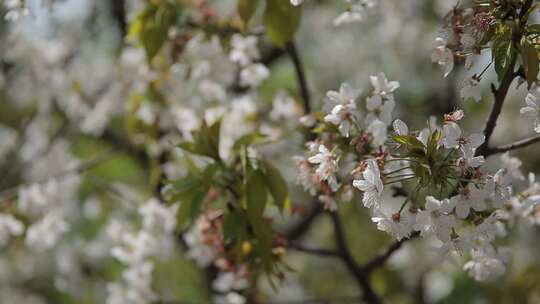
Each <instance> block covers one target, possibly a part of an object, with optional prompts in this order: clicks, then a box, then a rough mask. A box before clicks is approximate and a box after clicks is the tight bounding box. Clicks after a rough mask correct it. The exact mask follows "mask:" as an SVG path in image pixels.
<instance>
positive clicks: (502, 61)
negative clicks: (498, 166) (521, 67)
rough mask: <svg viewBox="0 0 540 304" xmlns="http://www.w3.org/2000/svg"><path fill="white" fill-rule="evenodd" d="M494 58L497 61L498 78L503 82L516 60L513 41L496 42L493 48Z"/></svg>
mask: <svg viewBox="0 0 540 304" xmlns="http://www.w3.org/2000/svg"><path fill="white" fill-rule="evenodd" d="M492 56H493V60H494V61H495V72H497V76H498V78H499V80H501V79H502V78H503V77H504V74H505V73H506V71H507V70H508V68H509V67H510V65H511V63H512V61H513V59H514V58H513V57H514V51H513V46H512V40H510V39H501V40H495V42H494V43H493V48H492Z"/></svg>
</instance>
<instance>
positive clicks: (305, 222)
mask: <svg viewBox="0 0 540 304" xmlns="http://www.w3.org/2000/svg"><path fill="white" fill-rule="evenodd" d="M312 205H313V206H314V207H313V208H311V210H310V211H309V214H308V215H307V216H306V217H304V218H303V219H302V220H301V221H300V222H298V223H297V224H295V225H294V226H292V227H291V228H289V229H288V230H287V231H285V232H284V233H283V235H284V236H285V237H286V238H287V240H289V241H294V240H296V239H298V238H300V237H302V235H304V233H306V232H307V231H308V230H309V228H310V227H311V224H313V221H314V220H315V219H316V218H317V217H318V216H319V215H320V214H321V213H322V212H323V210H324V208H323V204H321V203H320V202H319V201H317V200H313V202H312Z"/></svg>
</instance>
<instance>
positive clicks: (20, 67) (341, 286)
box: [0, 0, 540, 304]
mask: <svg viewBox="0 0 540 304" xmlns="http://www.w3.org/2000/svg"><path fill="white" fill-rule="evenodd" d="M30 2H34V1H30ZM121 2H122V1H116V0H115V1H92V0H66V1H58V2H56V3H55V4H54V5H53V6H52V7H51V8H47V7H44V8H43V7H40V8H39V9H36V10H35V12H36V15H35V16H31V17H29V18H26V19H24V20H22V21H20V22H17V23H13V24H8V23H7V22H6V21H4V20H0V70H1V73H0V74H1V75H0V76H2V75H3V76H2V77H3V79H2V81H0V134H2V131H3V129H5V128H9V129H12V130H19V131H20V130H22V129H24V127H25V125H26V123H27V122H28V120H29V118H30V117H32V115H33V113H35V112H36V111H37V109H38V108H39V104H40V100H41V99H43V98H55V94H57V93H65V92H49V91H50V90H51V88H50V87H47V85H46V82H45V81H43V80H44V79H46V78H48V77H53V76H54V75H51V74H45V75H39V74H35V70H33V69H32V65H33V60H34V58H32V56H43V55H47V54H48V55H50V56H54V49H53V48H54V47H58V45H57V44H63V45H62V47H63V48H64V49H66V50H67V51H68V52H69V53H70V56H68V57H67V60H68V61H69V62H65V71H64V72H66V73H67V75H68V77H71V78H70V80H71V81H72V85H73V88H74V90H79V89H77V87H80V90H82V91H90V92H91V91H96V90H97V89H96V88H99V87H100V85H101V82H102V80H101V79H100V77H101V76H102V75H101V74H100V69H102V68H103V70H104V73H109V72H108V71H107V70H108V67H109V66H110V65H113V66H114V65H116V64H117V62H118V61H119V60H120V56H121V54H122V49H123V48H124V47H125V40H126V39H125V34H126V30H127V23H129V20H132V18H133V16H134V14H135V13H136V12H137V11H139V9H140V7H141V5H142V4H143V3H141V2H140V1H135V0H133V1H131V0H129V1H126V3H125V5H126V11H121V10H120V11H119V6H118V5H120V4H118V3H121ZM208 2H209V3H210V5H212V6H215V7H216V11H217V12H218V13H219V15H220V16H224V18H226V17H230V16H233V15H234V14H235V5H236V3H235V1H234V0H214V1H208ZM380 2H381V3H380V6H379V8H378V9H377V10H376V12H374V13H373V14H372V15H371V16H369V18H368V20H366V21H365V22H363V23H359V24H356V23H355V24H352V25H347V26H343V27H339V28H336V27H334V26H333V25H332V22H331V20H332V19H333V18H334V17H335V15H336V12H338V11H340V9H341V4H340V3H339V1H322V0H321V1H317V0H307V1H306V5H305V6H303V9H302V10H303V11H302V19H301V26H300V31H299V32H298V35H297V37H296V42H297V46H298V49H299V52H300V54H301V56H302V59H303V61H304V64H305V71H306V75H307V79H308V83H309V88H310V90H311V93H312V95H313V101H314V103H315V105H314V107H315V108H317V107H319V106H321V105H322V103H323V99H324V96H325V92H326V91H328V90H331V89H336V88H338V87H339V85H340V83H342V82H349V83H351V84H352V85H353V86H356V87H365V88H366V87H367V81H368V78H367V77H368V75H373V74H375V73H377V72H379V71H383V72H385V74H386V75H387V76H388V77H389V78H391V79H394V80H398V81H399V82H400V83H401V88H400V90H399V91H398V92H397V93H396V94H395V95H396V100H397V110H396V112H397V113H396V115H395V116H396V117H400V118H401V119H402V120H404V121H406V122H407V123H408V124H409V125H410V126H412V127H414V128H419V127H422V126H424V125H425V123H426V118H427V117H429V116H430V115H436V116H440V115H442V114H443V113H447V112H449V111H452V110H454V109H456V108H463V109H465V111H466V113H467V117H466V119H465V124H466V125H467V127H468V128H469V129H470V130H477V131H480V130H481V128H482V126H483V123H484V121H485V118H486V114H487V112H488V110H489V108H490V104H491V103H490V102H491V100H492V99H491V96H490V91H489V87H488V83H489V82H488V81H483V82H482V85H483V86H484V88H483V100H482V101H481V102H479V103H474V102H463V101H461V100H460V98H459V88H460V86H461V83H460V81H461V79H464V78H465V76H466V75H471V74H473V73H476V72H479V71H481V70H482V69H483V68H484V66H485V64H486V63H487V62H488V60H489V59H484V60H479V62H478V63H477V65H476V66H474V67H473V69H472V70H471V71H465V70H463V69H459V70H458V71H456V72H455V73H452V74H451V76H449V77H448V78H443V77H442V71H441V70H440V69H439V67H437V66H436V65H435V64H432V63H431V60H430V55H431V51H432V49H433V41H434V38H435V37H436V36H437V33H438V32H439V30H440V25H441V21H442V19H443V18H444V16H445V14H446V12H447V11H448V10H449V9H451V7H452V5H454V4H455V1H449V0H410V1H401V0H385V1H380ZM34 5H36V4H34ZM36 7H37V5H36ZM124 14H125V15H124ZM0 15H2V14H1V13H0ZM259 18H260V16H259ZM535 18H537V16H536V17H535ZM537 20H538V19H537ZM262 44H263V46H262V51H263V53H264V52H265V47H266V48H268V47H269V45H270V44H269V43H268V41H263V42H262ZM42 52H44V53H47V54H42ZM269 67H270V69H271V71H272V74H271V77H270V79H269V80H267V81H266V82H265V83H264V85H263V86H262V88H261V89H260V92H261V98H260V102H263V103H267V104H268V106H270V103H271V101H272V98H273V96H274V95H275V93H276V92H277V91H278V90H280V89H286V90H288V91H289V92H293V94H296V93H294V92H296V91H297V85H296V78H295V74H294V70H293V67H292V65H291V62H290V60H289V59H288V58H287V57H286V56H282V57H280V58H279V59H277V60H276V61H274V62H273V63H272V64H271V65H270V66H269ZM44 72H45V71H44ZM488 75H489V79H491V80H493V81H495V80H496V79H495V77H494V73H493V71H491V70H490V71H488ZM104 79H105V81H107V79H108V78H106V77H105V78H104ZM524 95H525V90H524V88H523V86H522V87H520V88H519V89H517V90H512V92H511V96H510V98H509V100H508V102H507V103H506V104H505V108H504V110H503V114H502V117H501V119H500V121H499V124H498V128H497V129H496V133H495V136H494V142H495V143H507V142H510V141H512V139H519V138H522V137H524V136H525V135H526V134H529V133H530V123H529V122H524V121H523V120H522V118H521V117H519V110H518V109H519V106H520V105H521V104H522V102H523V99H524ZM122 103H123V104H126V105H125V107H127V103H128V100H125V101H123V102H122ZM122 103H121V104H122ZM180 103H182V100H180ZM186 103H187V104H189V101H186ZM117 110H118V109H117ZM119 110H121V109H119ZM126 125H127V121H126V117H124V116H122V115H118V116H116V117H114V119H113V121H112V123H111V124H110V126H109V127H108V130H107V131H106V132H105V133H103V135H102V136H87V135H81V134H79V133H78V132H76V131H74V130H71V129H70V127H69V125H66V124H65V123H64V121H63V118H62V116H61V114H58V115H57V117H55V121H53V122H52V123H51V125H50V126H49V128H50V130H49V131H50V132H51V133H52V134H55V133H59V134H60V133H61V134H62V135H63V136H65V137H66V138H69V139H70V150H71V152H72V153H73V154H74V155H75V156H76V157H78V158H79V159H81V160H91V159H93V158H94V157H95V156H96V155H100V154H102V153H103V152H106V151H109V152H110V153H111V156H110V158H108V159H107V160H106V161H103V162H102V163H100V164H98V165H96V166H94V167H93V168H91V169H90V170H88V171H86V172H85V173H84V175H83V177H84V181H83V186H82V187H81V189H80V193H79V195H80V196H81V197H82V198H88V197H91V196H99V197H100V200H101V201H102V204H101V206H102V209H103V210H102V212H101V215H100V216H99V217H98V218H95V219H91V220H85V221H81V224H80V225H79V226H78V227H76V229H73V230H72V232H71V233H72V234H73V235H83V236H84V237H85V238H88V239H90V238H92V237H94V236H95V235H96V234H97V233H98V232H99V230H100V227H101V226H102V225H103V223H104V222H105V221H106V219H107V217H108V214H109V213H110V212H114V209H115V206H116V205H117V204H119V203H121V202H119V201H118V198H115V196H114V195H110V187H111V186H112V185H115V184H118V183H121V184H125V185H128V186H129V187H131V188H134V189H137V191H139V192H141V193H144V194H145V195H146V196H150V195H151V194H152V191H153V189H152V183H151V179H152V173H151V171H152V170H153V168H152V165H149V163H151V162H152V160H149V159H146V158H145V157H144V155H142V154H141V153H140V152H138V151H137V150H131V149H130V148H128V146H127V145H126V142H124V138H128V131H127V128H126ZM0 136H1V135H0ZM289 137H290V138H288V139H286V140H284V141H283V142H281V143H278V144H277V145H278V147H285V149H284V150H281V149H275V148H274V149H272V148H265V149H266V150H268V151H266V150H265V151H266V154H267V155H268V156H269V157H271V158H272V160H273V161H274V163H276V164H277V166H278V167H279V168H280V169H281V170H282V172H283V174H284V175H285V176H286V178H287V180H288V181H290V185H293V184H294V178H295V169H294V166H292V161H291V159H290V158H291V156H293V155H295V154H298V153H299V151H301V150H302V149H303V147H301V145H300V142H301V140H300V137H299V136H298V134H297V135H291V136H289ZM0 138H2V137H0ZM2 145H3V143H1V139H0V147H1V146H2ZM538 151H539V150H538V147H537V146H530V147H528V148H526V149H523V150H520V151H516V152H515V153H513V154H514V155H515V156H517V157H519V158H520V159H521V160H522V161H523V167H522V168H523V171H524V172H537V171H538V170H539V169H540V157H539V152H538ZM493 158H494V160H493V161H495V162H496V161H497V156H495V157H493ZM0 165H1V166H0V172H1V176H0V189H9V188H11V187H14V186H17V185H19V184H20V183H21V182H23V180H24V177H23V176H21V175H20V170H19V168H21V166H24V164H23V163H19V162H18V160H17V158H16V157H13V156H10V155H7V156H5V157H4V158H3V161H2V163H1V164H0ZM290 191H291V193H292V195H293V204H295V205H299V206H301V205H302V204H307V203H309V202H310V199H309V197H308V196H307V195H306V194H305V193H303V191H302V190H301V189H300V188H299V187H291V188H290ZM388 199H392V198H388ZM81 201H84V199H82V200H81ZM124 203H126V202H124ZM127 203H129V202H127ZM339 213H340V215H341V216H342V217H343V220H344V224H345V229H346V236H347V240H348V241H349V244H350V247H351V250H352V252H353V254H354V257H355V258H356V259H357V261H359V262H360V263H362V262H365V261H368V260H369V259H370V258H372V257H373V256H375V255H376V254H377V253H378V252H380V251H381V250H383V249H384V248H386V247H387V246H388V244H390V238H389V236H387V235H386V234H385V233H383V232H380V231H378V230H377V229H376V227H375V225H374V224H373V223H372V222H371V221H370V218H369V215H368V214H367V211H366V210H365V209H364V208H361V207H360V206H359V204H357V202H351V203H347V204H344V205H343V207H342V208H341V207H340V210H339ZM297 220H298V218H297V216H296V215H292V216H290V218H287V219H284V220H283V223H278V226H282V228H283V227H287V225H289V224H290V222H294V221H297ZM510 234H511V237H507V238H506V239H505V240H503V241H504V242H507V243H508V245H509V246H510V247H511V248H512V253H513V258H512V263H511V266H510V267H509V271H507V273H506V275H505V276H504V277H503V278H501V279H500V280H498V281H495V282H490V283H478V282H475V281H474V280H472V279H471V278H469V277H468V276H467V275H466V274H465V273H464V272H463V271H462V270H461V269H460V268H461V267H460V266H459V265H457V266H456V265H434V264H432V263H430V259H429V257H428V255H429V254H428V252H425V251H426V250H425V248H426V247H425V246H422V245H421V244H418V243H417V242H415V241H413V242H409V243H407V244H406V245H405V246H404V248H402V249H401V250H400V252H399V253H398V254H396V255H395V256H394V257H393V258H392V259H391V260H390V262H389V264H388V266H387V267H385V268H384V269H381V270H378V271H377V272H376V273H375V275H374V276H373V283H374V286H375V289H376V291H377V292H378V293H379V294H380V295H381V296H382V297H384V298H386V299H387V302H388V303H421V302H425V303H540V254H539V253H540V242H539V240H540V228H538V227H536V228H529V227H518V228H516V229H515V231H511V233H510ZM302 240H303V242H304V243H305V244H308V245H311V246H314V247H324V248H331V247H332V246H333V245H334V244H333V234H332V226H331V223H330V221H329V219H328V218H326V217H324V216H321V217H320V218H318V219H317V220H316V221H315V222H314V224H313V226H312V227H311V229H309V232H307V233H306V235H305V236H303V238H302ZM17 250H18V249H17V247H13V248H10V251H13V252H6V251H2V252H1V253H0V293H2V286H3V284H9V285H12V284H13V280H12V278H11V277H5V274H3V275H2V274H1V273H2V265H3V264H5V263H15V264H19V263H23V264H24V263H25V261H26V259H27V258H29V257H28V256H24V255H23V254H22V253H20V252H18V251H17ZM50 254H52V255H54V254H55V253H54V252H52V253H50ZM40 259H43V260H50V259H51V257H47V256H46V255H43V256H41V257H40ZM287 262H288V263H289V264H290V265H291V267H292V268H293V269H294V271H293V272H292V273H289V274H288V276H287V279H286V281H285V282H284V284H283V285H282V286H281V287H280V288H279V289H278V290H272V289H271V288H270V287H269V286H268V284H267V283H266V282H265V281H264V280H262V281H261V282H260V285H261V286H262V289H263V290H264V293H265V294H266V297H267V298H268V299H272V300H274V301H276V303H277V301H281V302H279V303H288V302H290V303H293V302H292V301H293V300H302V299H309V298H320V299H338V298H342V300H341V302H339V301H338V300H336V301H331V300H329V301H328V302H320V303H356V302H357V300H354V298H355V297H357V296H358V293H359V292H358V290H357V288H356V286H355V284H354V282H353V280H351V278H350V276H349V274H348V272H347V271H346V269H345V268H344V266H343V265H342V264H341V263H340V262H339V261H338V260H334V259H332V258H326V257H317V256H310V255H306V254H304V253H299V252H294V251H292V252H290V254H289V255H288V257H287ZM34 264H35V263H33V264H32V265H34ZM40 267H47V266H46V265H45V266H40ZM119 267H120V266H119V265H117V264H115V263H114V262H111V263H108V264H104V265H101V266H100V267H97V268H92V269H91V271H89V272H88V273H85V275H86V276H87V277H88V280H84V281H83V282H82V283H81V285H80V294H79V296H78V297H73V296H67V295H66V294H63V293H59V292H56V291H55V289H54V287H53V285H54V280H53V278H52V277H51V276H50V275H51V274H50V272H47V271H43V272H40V274H42V276H32V277H28V278H24V277H23V278H20V279H17V280H16V281H15V282H16V285H17V284H18V285H19V287H20V288H22V289H24V290H29V291H33V292H35V293H37V294H40V295H43V296H44V297H45V298H46V299H47V301H48V303H66V304H67V303H98V302H97V301H98V300H97V299H98V298H99V296H100V295H96V293H98V290H97V289H96V288H95V286H96V284H99V282H103V280H107V279H110V278H114V277H117V276H118V272H119ZM154 273H155V275H154V285H155V288H156V290H157V291H159V293H160V294H161V295H165V296H164V298H172V299H181V300H182V301H181V303H207V302H209V294H208V292H207V290H208V288H207V287H208V282H205V275H204V273H201V271H200V270H199V269H198V268H197V266H196V265H195V264H194V263H192V262H191V261H189V260H187V259H186V258H185V257H184V256H183V253H182V252H180V251H178V252H177V254H175V255H174V256H173V257H171V258H170V259H169V260H168V261H166V262H162V263H160V264H158V265H157V266H156V269H155V272H154ZM347 297H350V298H349V300H347V299H346V298H347ZM0 298H1V297H0ZM317 303H318V302H317Z"/></svg>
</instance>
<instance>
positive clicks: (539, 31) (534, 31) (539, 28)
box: [527, 24, 540, 35]
mask: <svg viewBox="0 0 540 304" xmlns="http://www.w3.org/2000/svg"><path fill="white" fill-rule="evenodd" d="M527 34H528V35H540V24H531V25H529V26H527Z"/></svg>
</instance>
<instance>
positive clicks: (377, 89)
mask: <svg viewBox="0 0 540 304" xmlns="http://www.w3.org/2000/svg"><path fill="white" fill-rule="evenodd" d="M369 81H370V82H371V85H372V86H373V95H381V96H383V97H386V98H393V96H392V93H393V92H394V91H395V90H397V89H398V88H399V82H397V81H388V79H387V78H386V76H385V75H384V73H379V74H377V75H375V76H373V75H372V76H369Z"/></svg>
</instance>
